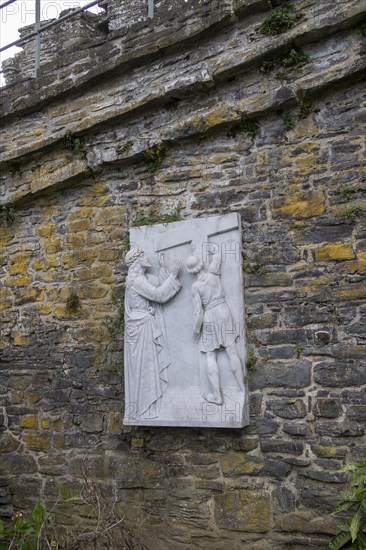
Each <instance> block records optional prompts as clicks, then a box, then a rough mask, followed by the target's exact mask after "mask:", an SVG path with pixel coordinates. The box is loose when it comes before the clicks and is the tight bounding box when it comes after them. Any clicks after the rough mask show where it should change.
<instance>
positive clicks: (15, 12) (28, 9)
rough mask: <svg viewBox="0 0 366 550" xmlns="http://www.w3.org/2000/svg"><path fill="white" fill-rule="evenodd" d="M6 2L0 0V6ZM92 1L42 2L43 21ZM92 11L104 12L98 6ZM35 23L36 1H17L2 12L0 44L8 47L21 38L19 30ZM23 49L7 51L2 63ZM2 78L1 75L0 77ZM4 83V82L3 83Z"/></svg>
mask: <svg viewBox="0 0 366 550" xmlns="http://www.w3.org/2000/svg"><path fill="white" fill-rule="evenodd" d="M5 1H6V0H0V5H2V4H4V3H5ZM91 1H92V0H41V19H42V20H47V19H54V18H56V17H58V16H59V15H60V13H61V11H62V10H65V9H69V8H79V7H81V6H85V4H89V3H90V2H91ZM90 11H93V12H94V13H97V12H98V11H102V10H101V9H100V8H98V6H95V7H94V8H91V10H90ZM34 21H35V0H17V1H16V2H15V3H14V4H11V5H10V6H6V7H5V8H3V9H1V10H0V44H1V46H6V45H7V44H10V43H11V42H14V41H15V40H17V39H18V38H19V33H18V29H19V28H21V27H25V26H26V25H31V24H32V23H34ZM20 50H21V49H20V48H17V47H13V48H10V49H9V50H5V52H1V53H0V65H1V62H2V61H3V60H4V59H6V58H8V57H13V56H14V54H15V53H16V52H19V51H20ZM0 77H1V75H0ZM1 82H2V81H1Z"/></svg>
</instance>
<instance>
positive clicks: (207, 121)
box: [203, 105, 229, 129]
mask: <svg viewBox="0 0 366 550" xmlns="http://www.w3.org/2000/svg"><path fill="white" fill-rule="evenodd" d="M228 118H229V112H228V108H227V107H226V106H224V105H222V106H221V107H218V108H217V109H215V110H213V111H211V112H210V113H208V114H207V115H206V116H205V118H204V121H203V128H204V129H207V128H211V127H212V126H217V125H218V124H221V123H222V122H226V121H227V120H228Z"/></svg>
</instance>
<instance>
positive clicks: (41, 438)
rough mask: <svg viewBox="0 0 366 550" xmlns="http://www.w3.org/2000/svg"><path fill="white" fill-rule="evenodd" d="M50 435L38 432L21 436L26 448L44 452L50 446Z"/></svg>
mask: <svg viewBox="0 0 366 550" xmlns="http://www.w3.org/2000/svg"><path fill="white" fill-rule="evenodd" d="M50 440H51V437H50V435H49V434H46V433H40V434H38V433H37V434H29V433H26V434H24V436H23V441H24V444H25V446H26V447H27V449H29V450H30V451H37V452H39V451H43V452H46V451H48V449H49V446H50Z"/></svg>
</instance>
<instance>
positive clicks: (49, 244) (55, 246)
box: [44, 238, 63, 254]
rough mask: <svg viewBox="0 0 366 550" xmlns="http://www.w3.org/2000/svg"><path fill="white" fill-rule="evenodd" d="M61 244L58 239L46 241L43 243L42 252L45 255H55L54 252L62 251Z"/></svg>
mask: <svg viewBox="0 0 366 550" xmlns="http://www.w3.org/2000/svg"><path fill="white" fill-rule="evenodd" d="M62 247H63V244H62V241H61V240H60V239H52V238H50V239H47V241H46V242H45V243H44V251H45V252H46V254H55V252H60V250H62Z"/></svg>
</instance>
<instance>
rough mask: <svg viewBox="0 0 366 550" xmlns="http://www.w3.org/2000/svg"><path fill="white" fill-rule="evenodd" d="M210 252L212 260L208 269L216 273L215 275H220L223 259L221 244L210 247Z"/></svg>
mask: <svg viewBox="0 0 366 550" xmlns="http://www.w3.org/2000/svg"><path fill="white" fill-rule="evenodd" d="M208 254H209V255H211V256H212V262H211V263H210V266H209V268H208V271H209V272H210V273H214V274H215V275H220V268H221V260H222V256H221V246H220V245H214V244H213V245H212V248H209V249H208Z"/></svg>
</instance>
